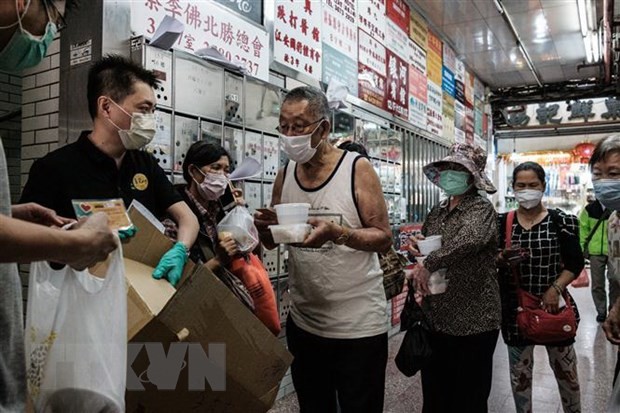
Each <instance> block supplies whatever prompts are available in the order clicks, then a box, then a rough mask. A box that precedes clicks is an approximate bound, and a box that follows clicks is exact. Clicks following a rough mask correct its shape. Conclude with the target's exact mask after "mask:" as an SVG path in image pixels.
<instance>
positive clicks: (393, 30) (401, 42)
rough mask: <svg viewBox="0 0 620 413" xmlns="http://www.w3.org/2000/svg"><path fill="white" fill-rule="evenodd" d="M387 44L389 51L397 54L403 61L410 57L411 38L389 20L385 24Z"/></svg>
mask: <svg viewBox="0 0 620 413" xmlns="http://www.w3.org/2000/svg"><path fill="white" fill-rule="evenodd" d="M385 29H386V39H387V40H386V42H385V45H386V47H387V48H388V49H390V50H391V51H393V52H394V53H396V54H397V55H398V56H400V57H401V58H402V59H406V58H407V56H408V55H409V43H408V42H409V36H407V33H405V32H404V31H402V30H401V29H400V27H398V26H397V25H396V24H395V23H393V22H392V21H390V20H388V21H387V22H386V24H385Z"/></svg>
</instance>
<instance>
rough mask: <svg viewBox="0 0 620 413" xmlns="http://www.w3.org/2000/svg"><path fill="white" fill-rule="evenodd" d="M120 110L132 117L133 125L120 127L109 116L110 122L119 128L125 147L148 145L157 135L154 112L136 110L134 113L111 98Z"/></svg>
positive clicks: (134, 147) (132, 147) (133, 147)
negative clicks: (124, 127)
mask: <svg viewBox="0 0 620 413" xmlns="http://www.w3.org/2000/svg"><path fill="white" fill-rule="evenodd" d="M110 102H112V103H114V104H115V105H116V106H117V107H118V108H119V109H120V110H122V111H123V112H125V114H126V115H127V116H129V117H130V118H131V126H130V127H129V129H121V128H119V127H118V126H117V125H116V124H115V123H114V122H112V120H110V119H109V118H108V120H109V121H110V123H111V124H112V125H114V126H116V129H118V135H119V136H120V138H121V142H122V143H123V146H124V147H125V149H127V150H129V149H140V148H142V147H143V146H145V145H148V144H149V143H150V142H151V141H152V140H153V138H154V137H155V132H156V126H157V123H156V121H155V115H154V114H153V113H139V112H134V114H133V115H130V114H129V113H127V111H126V110H125V109H123V108H122V107H121V106H120V105H119V104H118V103H116V102H114V101H113V100H112V99H110Z"/></svg>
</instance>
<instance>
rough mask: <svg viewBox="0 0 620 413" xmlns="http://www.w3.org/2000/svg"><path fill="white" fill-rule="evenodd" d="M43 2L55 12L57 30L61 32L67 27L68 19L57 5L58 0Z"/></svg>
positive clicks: (44, 0) (49, 9)
mask: <svg viewBox="0 0 620 413" xmlns="http://www.w3.org/2000/svg"><path fill="white" fill-rule="evenodd" d="M43 4H44V5H45V8H46V9H47V10H48V11H52V12H53V13H52V14H55V15H56V16H57V17H56V22H55V23H56V28H57V30H56V32H57V33H58V32H61V31H62V30H64V29H65V28H66V27H67V21H66V20H65V16H63V15H62V13H61V12H60V10H59V9H58V6H56V1H54V0H43Z"/></svg>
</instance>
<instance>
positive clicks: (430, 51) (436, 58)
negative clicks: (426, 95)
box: [426, 31, 442, 85]
mask: <svg viewBox="0 0 620 413" xmlns="http://www.w3.org/2000/svg"><path fill="white" fill-rule="evenodd" d="M427 39H428V43H427V47H426V74H427V75H428V80H430V81H431V82H433V83H435V84H437V85H441V70H442V65H441V40H439V37H437V36H435V35H434V34H433V33H432V32H430V31H429V32H428V38H427Z"/></svg>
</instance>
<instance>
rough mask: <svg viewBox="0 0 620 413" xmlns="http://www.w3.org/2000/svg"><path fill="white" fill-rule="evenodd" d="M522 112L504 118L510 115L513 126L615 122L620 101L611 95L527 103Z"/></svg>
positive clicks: (618, 116) (618, 112)
mask: <svg viewBox="0 0 620 413" xmlns="http://www.w3.org/2000/svg"><path fill="white" fill-rule="evenodd" d="M522 112H523V113H522V115H520V116H519V117H517V116H516V115H515V113H510V112H506V115H505V116H504V118H506V116H508V119H509V120H510V122H511V123H510V124H511V126H557V125H572V124H576V123H584V124H585V123H587V124H589V123H596V122H614V121H617V120H618V119H620V101H619V100H617V99H616V98H615V97H611V98H594V99H580V100H570V101H561V102H548V103H538V104H532V105H527V106H526V107H524V108H523V111H522ZM517 120H518V121H519V122H518V123H517Z"/></svg>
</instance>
